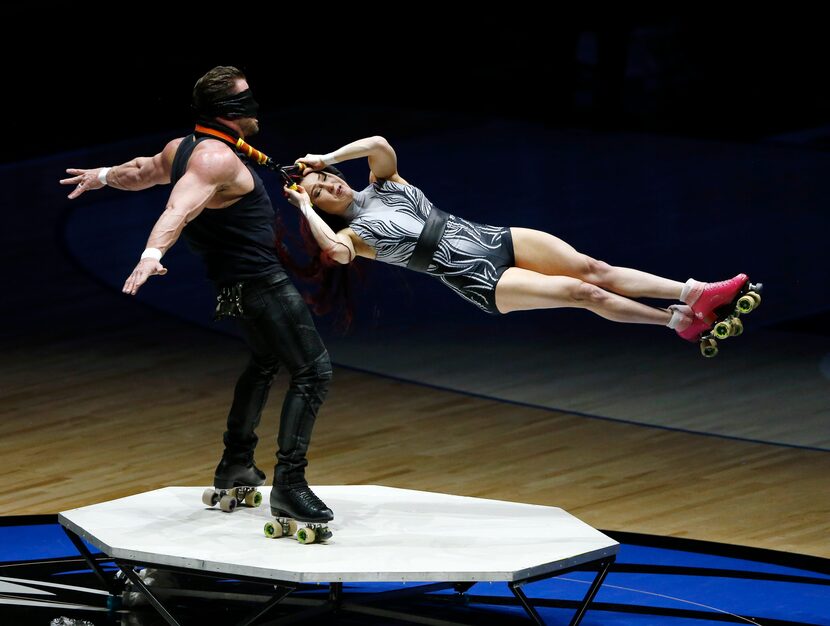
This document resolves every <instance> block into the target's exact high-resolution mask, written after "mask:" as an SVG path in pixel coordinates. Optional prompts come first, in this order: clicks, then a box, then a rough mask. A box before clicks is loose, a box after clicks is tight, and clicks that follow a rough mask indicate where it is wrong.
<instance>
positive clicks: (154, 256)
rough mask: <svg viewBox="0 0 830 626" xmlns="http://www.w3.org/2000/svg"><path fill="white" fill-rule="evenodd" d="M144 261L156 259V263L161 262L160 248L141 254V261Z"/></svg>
mask: <svg viewBox="0 0 830 626" xmlns="http://www.w3.org/2000/svg"><path fill="white" fill-rule="evenodd" d="M144 259H155V260H156V261H161V250H159V249H158V248H147V249H146V250H145V251H144V252H142V253H141V260H142V261H143V260H144Z"/></svg>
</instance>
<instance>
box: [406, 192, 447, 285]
mask: <svg viewBox="0 0 830 626" xmlns="http://www.w3.org/2000/svg"><path fill="white" fill-rule="evenodd" d="M448 218H449V215H448V214H447V213H444V212H443V211H441V210H440V209H439V208H438V207H432V211H430V213H429V217H427V222H426V224H424V230H422V231H421V235H420V236H419V237H418V243H416V244H415V250H414V251H413V252H412V258H410V259H409V263H408V264H407V265H406V267H407V268H409V269H411V270H415V271H416V272H426V271H427V268H428V267H429V264H430V263H431V262H432V257H433V256H434V255H435V251H436V250H437V249H438V242H440V241H441V237H443V235H444V229H445V228H446V227H447V219H448Z"/></svg>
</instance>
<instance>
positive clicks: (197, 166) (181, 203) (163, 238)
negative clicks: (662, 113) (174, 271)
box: [122, 142, 244, 296]
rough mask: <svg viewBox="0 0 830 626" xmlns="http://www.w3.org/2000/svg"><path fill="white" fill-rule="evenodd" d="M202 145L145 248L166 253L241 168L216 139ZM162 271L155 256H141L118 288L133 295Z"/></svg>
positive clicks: (235, 177) (232, 180) (235, 158)
mask: <svg viewBox="0 0 830 626" xmlns="http://www.w3.org/2000/svg"><path fill="white" fill-rule="evenodd" d="M211 144H213V145H211ZM203 146H204V147H201V146H200V149H197V150H196V151H194V153H193V156H191V158H190V161H189V163H188V166H187V172H185V175H184V176H182V177H181V179H179V181H178V182H177V183H176V185H175V186H174V187H173V191H172V193H171V194H170V199H169V200H168V202H167V208H166V209H165V210H164V212H163V213H162V214H161V216H160V217H159V219H158V221H156V224H155V226H153V230H152V231H151V232H150V237H149V239H147V248H148V250H149V249H151V248H155V249H156V250H158V251H159V253H160V254H161V255H163V254H164V253H165V252H167V251H168V250H169V249H170V248H171V247H172V246H173V244H174V243H176V240H177V239H178V238H179V236H180V235H181V233H182V230H183V229H184V227H185V226H186V225H187V224H188V222H190V221H192V220H193V219H195V218H196V217H197V216H198V215H199V214H200V213H201V212H202V211H203V210H204V208H205V206H207V204H208V203H209V202H210V200H211V198H213V197H214V195H215V194H216V193H217V192H221V191H224V190H226V189H227V188H228V187H229V186H230V185H232V184H234V182H235V181H236V179H237V177H238V175H239V172H238V170H239V168H240V167H244V166H243V165H242V163H241V161H240V160H239V158H238V157H237V156H236V155H235V154H234V153H233V152H232V151H231V150H229V149H228V148H226V147H225V146H223V145H221V144H219V143H218V142H206V143H205V144H203ZM218 210H221V209H218ZM166 273H167V269H166V268H165V267H164V266H163V265H162V264H161V263H160V262H159V259H155V258H152V257H150V258H143V259H141V260H140V261H139V262H138V265H136V267H135V269H134V270H133V273H132V274H130V276H129V278H127V280H126V282H125V283H124V288H123V289H122V291H123V292H124V293H127V294H130V295H133V296H134V295H135V294H136V292H137V291H138V289H139V288H140V287H141V286H142V285H143V284H144V283H145V282H147V279H148V278H149V277H150V276H154V275H157V274H158V275H162V276H163V275H164V274H166Z"/></svg>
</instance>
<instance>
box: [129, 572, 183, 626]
mask: <svg viewBox="0 0 830 626" xmlns="http://www.w3.org/2000/svg"><path fill="white" fill-rule="evenodd" d="M115 564H116V565H117V566H118V568H119V569H120V570H121V571H122V572H124V576H126V577H127V578H128V579H129V580H130V582H132V583H133V584H134V585H135V586H136V587H138V588H139V589H140V590H141V593H143V594H144V595H145V596H146V598H147V601H148V602H149V603H150V604H152V605H153V608H154V609H155V610H156V611H158V612H159V615H161V616H162V617H163V618H164V620H165V621H166V622H167V623H168V624H170V626H181V624H179V622H177V621H176V618H175V617H173V615H172V614H171V613H170V611H168V610H167V609H166V608H165V606H164V605H163V604H162V603H161V601H160V600H159V599H158V598H156V596H154V595H153V592H152V591H150V589H149V588H148V587H147V585H145V584H144V581H143V580H141V577H140V576H139V575H138V574H136V573H135V570H134V569H133V567H132V565H123V564H121V563H119V562H118V561H116V562H115Z"/></svg>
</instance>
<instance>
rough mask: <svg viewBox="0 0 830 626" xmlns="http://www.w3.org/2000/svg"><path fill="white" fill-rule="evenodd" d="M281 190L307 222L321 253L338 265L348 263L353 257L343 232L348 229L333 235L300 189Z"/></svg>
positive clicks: (352, 251)
mask: <svg viewBox="0 0 830 626" xmlns="http://www.w3.org/2000/svg"><path fill="white" fill-rule="evenodd" d="M283 190H284V191H285V193H286V195H287V196H288V200H289V201H290V202H291V204H293V205H294V206H296V207H297V208H298V209H300V211H301V212H302V214H303V216H304V217H305V218H306V220H307V221H308V226H309V228H311V234H312V235H314V240H315V241H316V242H317V245H318V246H320V248H321V249H322V250H323V252H325V253H326V254H327V255H328V256H329V257H330V258H332V259H334V260H335V261H337V262H338V263H343V264H346V263H350V262H351V261H352V260H353V259H354V257H355V249H354V244H352V241H351V239H350V238H349V236H348V235H347V234H346V232H345V231H346V230H348V229H344V230H342V231H340V232H339V233H335V232H334V231H333V230H332V229H331V227H330V226H329V225H328V224H326V223H325V222H324V221H323V218H321V217H320V216H319V215H317V213H316V212H315V211H314V209H313V208H312V207H311V199H310V198H309V197H308V194H307V193H306V191H305V189H303V188H302V187H299V186H297V187H296V189H292V188H291V187H288V186H285V187H284V188H283Z"/></svg>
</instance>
